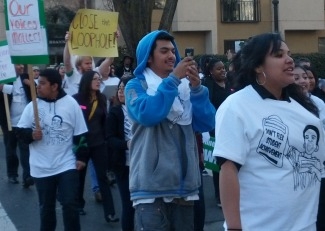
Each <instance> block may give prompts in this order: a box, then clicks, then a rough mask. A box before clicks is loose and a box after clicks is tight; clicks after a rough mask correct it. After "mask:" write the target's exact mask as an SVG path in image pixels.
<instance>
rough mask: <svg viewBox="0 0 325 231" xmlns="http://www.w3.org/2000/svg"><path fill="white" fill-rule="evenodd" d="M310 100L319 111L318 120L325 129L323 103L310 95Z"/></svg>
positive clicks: (324, 106)
mask: <svg viewBox="0 0 325 231" xmlns="http://www.w3.org/2000/svg"><path fill="white" fill-rule="evenodd" d="M310 98H311V100H312V101H313V102H314V103H315V105H316V106H317V107H318V110H319V118H320V119H321V121H322V123H323V127H324V129H325V103H324V101H323V100H322V99H320V98H318V97H317V96H314V95H310Z"/></svg>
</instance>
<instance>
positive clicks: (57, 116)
mask: <svg viewBox="0 0 325 231" xmlns="http://www.w3.org/2000/svg"><path fill="white" fill-rule="evenodd" d="M54 118H59V119H60V124H62V121H63V119H62V117H61V116H59V115H54V116H53V117H52V121H53V119H54Z"/></svg>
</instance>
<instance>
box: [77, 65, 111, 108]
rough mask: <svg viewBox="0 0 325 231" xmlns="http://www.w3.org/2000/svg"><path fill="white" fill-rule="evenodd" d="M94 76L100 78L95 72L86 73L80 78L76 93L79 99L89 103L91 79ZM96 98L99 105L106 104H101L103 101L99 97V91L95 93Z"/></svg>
mask: <svg viewBox="0 0 325 231" xmlns="http://www.w3.org/2000/svg"><path fill="white" fill-rule="evenodd" d="M95 74H98V75H99V76H100V74H99V73H98V72H97V71H93V70H91V71H86V72H85V73H83V75H82V76H81V80H80V84H79V91H78V93H79V94H80V95H81V97H82V98H83V100H85V101H89V100H90V98H91V95H90V92H91V84H92V81H93V77H94V75H95ZM96 96H97V100H98V102H99V104H102V103H104V104H105V103H106V102H103V101H104V100H103V97H101V95H100V91H99V90H97V91H96Z"/></svg>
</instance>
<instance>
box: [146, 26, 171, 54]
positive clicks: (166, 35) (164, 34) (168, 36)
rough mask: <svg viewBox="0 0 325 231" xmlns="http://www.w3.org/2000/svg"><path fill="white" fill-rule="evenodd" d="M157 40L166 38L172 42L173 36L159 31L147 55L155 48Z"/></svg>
mask: <svg viewBox="0 0 325 231" xmlns="http://www.w3.org/2000/svg"><path fill="white" fill-rule="evenodd" d="M157 40H167V41H171V42H174V37H173V36H171V35H170V34H168V33H167V32H165V31H164V32H161V33H159V34H158V35H157V37H156V39H155V41H154V43H153V44H152V47H151V49H150V53H149V57H150V56H152V55H153V51H154V50H155V49H156V47H157Z"/></svg>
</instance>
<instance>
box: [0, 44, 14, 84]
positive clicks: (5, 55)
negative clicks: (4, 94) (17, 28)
mask: <svg viewBox="0 0 325 231" xmlns="http://www.w3.org/2000/svg"><path fill="white" fill-rule="evenodd" d="M15 76H16V71H15V67H14V65H13V64H12V63H11V58H10V53H9V47H8V45H7V42H6V41H0V83H2V82H4V81H6V80H8V79H10V78H13V77H15Z"/></svg>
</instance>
